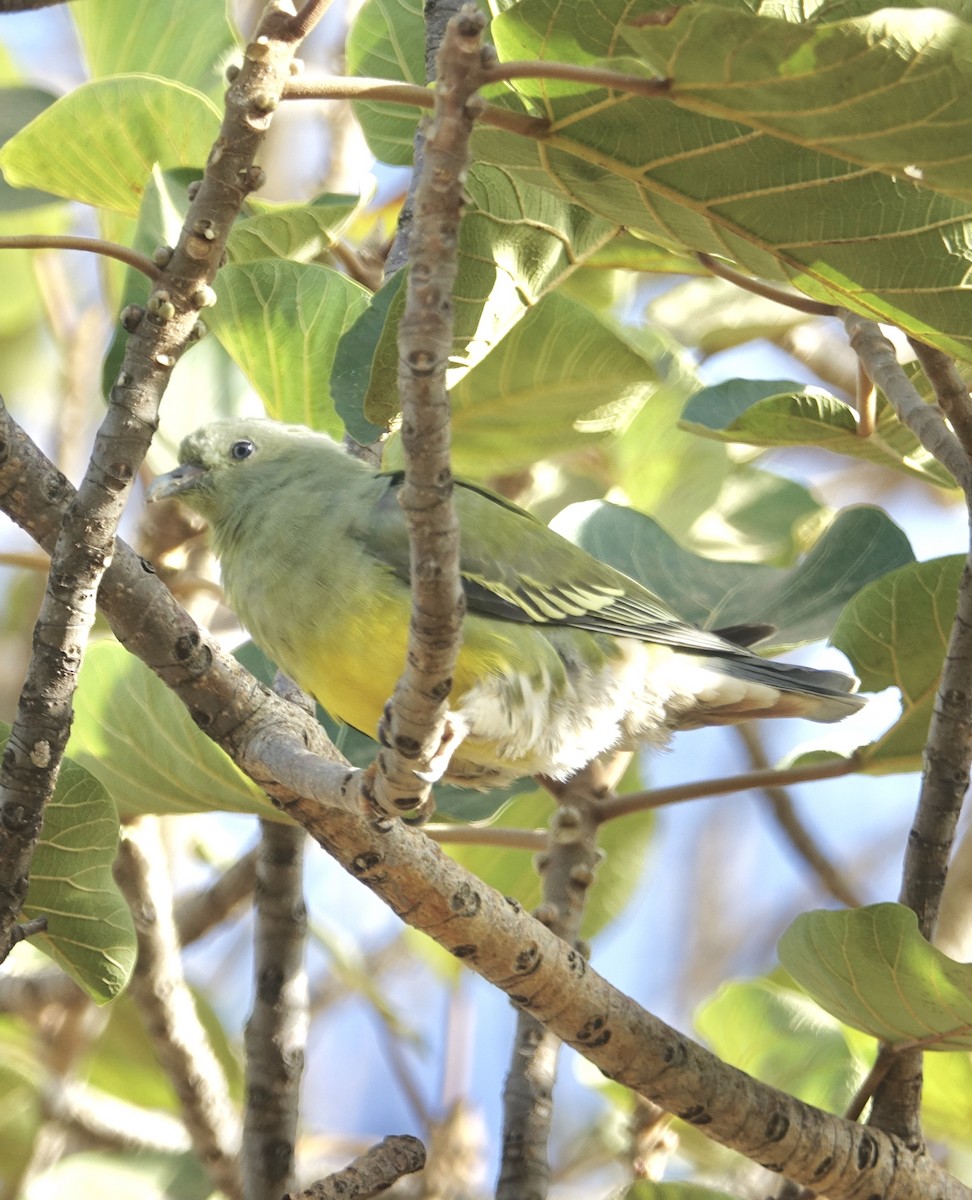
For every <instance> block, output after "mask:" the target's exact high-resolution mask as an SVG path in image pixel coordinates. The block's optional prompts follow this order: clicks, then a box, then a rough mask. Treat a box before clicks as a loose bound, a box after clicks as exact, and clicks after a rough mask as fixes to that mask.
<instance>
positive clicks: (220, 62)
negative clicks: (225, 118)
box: [71, 0, 236, 101]
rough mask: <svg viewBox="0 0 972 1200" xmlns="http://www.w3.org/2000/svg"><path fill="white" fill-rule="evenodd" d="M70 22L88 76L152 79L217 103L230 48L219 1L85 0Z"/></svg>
mask: <svg viewBox="0 0 972 1200" xmlns="http://www.w3.org/2000/svg"><path fill="white" fill-rule="evenodd" d="M71 17H72V18H73V20H74V24H75V27H76V29H77V31H78V38H79V40H80V42H81V49H82V51H83V52H84V56H85V59H86V60H87V63H88V70H89V72H90V74H91V75H92V76H94V77H98V76H103V75H127V74H136V73H137V74H142V75H157V76H160V77H161V78H164V79H172V80H177V81H178V82H179V83H184V84H186V85H188V86H189V87H191V88H195V89H196V90H197V91H200V92H203V93H205V94H206V95H207V96H209V98H210V99H211V100H217V101H218V100H220V99H221V98H222V94H223V92H224V91H225V90H226V80H225V77H224V74H223V70H224V68H225V66H226V60H227V58H228V57H229V55H230V54H231V52H232V51H233V50H234V49H235V48H236V37H235V35H234V32H233V29H232V26H231V25H230V23H229V20H228V19H227V14H226V3H225V0H168V2H167V3H166V4H164V5H160V4H153V3H144V2H143V3H141V4H138V3H132V0H91V3H90V4H89V3H88V0H85V3H84V4H77V5H74V6H73V7H72V9H71Z"/></svg>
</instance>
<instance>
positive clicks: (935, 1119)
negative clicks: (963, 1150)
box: [921, 1054, 972, 1146]
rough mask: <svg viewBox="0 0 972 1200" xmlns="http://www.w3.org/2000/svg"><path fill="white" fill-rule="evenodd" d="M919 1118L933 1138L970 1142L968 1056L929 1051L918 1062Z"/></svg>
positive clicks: (970, 1071) (971, 1117)
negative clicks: (928, 1053) (921, 1077)
mask: <svg viewBox="0 0 972 1200" xmlns="http://www.w3.org/2000/svg"><path fill="white" fill-rule="evenodd" d="M922 1076H923V1079H922V1089H921V1122H922V1127H923V1128H924V1130H925V1133H926V1134H927V1136H928V1137H930V1138H934V1139H935V1140H936V1141H942V1142H951V1143H956V1142H957V1143H959V1144H965V1145H966V1146H968V1145H969V1144H972V1057H970V1056H969V1055H968V1054H932V1055H929V1056H927V1057H926V1058H925V1060H924V1062H923V1063H922Z"/></svg>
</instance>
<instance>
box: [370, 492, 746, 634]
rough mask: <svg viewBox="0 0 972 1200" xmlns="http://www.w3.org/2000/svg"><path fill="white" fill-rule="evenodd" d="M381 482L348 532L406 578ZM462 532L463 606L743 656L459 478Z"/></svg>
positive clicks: (401, 528)
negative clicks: (366, 510)
mask: <svg viewBox="0 0 972 1200" xmlns="http://www.w3.org/2000/svg"><path fill="white" fill-rule="evenodd" d="M382 478H383V479H385V480H386V481H387V482H386V488H385V490H384V492H383V494H382V496H381V498H380V500H379V501H378V503H377V504H376V505H375V506H374V508H373V509H372V510H371V512H370V513H368V514H362V516H361V519H360V520H359V521H358V522H357V523H356V524H355V527H354V529H353V534H354V536H355V537H356V538H358V539H359V541H360V542H361V543H363V544H364V546H365V547H366V549H367V550H368V551H369V552H370V553H371V554H373V555H374V556H375V557H376V558H378V559H379V560H380V561H381V562H383V563H384V564H385V565H386V566H387V567H389V568H390V569H391V570H392V571H393V572H394V574H395V575H397V576H398V577H399V578H400V579H402V580H403V581H405V582H407V581H408V577H409V563H408V538H407V534H406V531H405V521H404V516H403V514H402V511H401V508H400V506H399V504H398V495H397V493H398V490H399V488H400V487H401V484H402V482H403V479H404V476H403V474H402V473H401V472H394V473H389V474H388V475H385V476H383V477H382ZM455 503H456V509H457V512H458V516H459V523H460V526H461V530H462V535H461V544H460V554H461V559H460V570H461V573H462V582H463V589H464V591H465V593H466V600H467V604H468V606H469V610H470V611H471V612H478V613H483V614H486V615H488V616H493V617H497V618H499V619H501V620H505V621H517V622H521V623H523V622H526V623H530V624H535V625H557V626H563V625H568V626H573V627H574V628H578V629H588V630H590V631H592V632H595V633H606V634H612V635H614V636H617V637H630V638H635V639H637V640H639V641H650V642H660V643H663V644H665V645H670V646H673V647H677V648H679V649H683V650H694V651H696V652H697V653H708V654H716V655H720V654H725V655H733V654H740V653H745V651H742V650H741V649H740V645H739V643H736V644H735V645H733V644H732V643H731V642H729V641H727V640H726V639H724V638H722V637H720V636H718V635H717V634H715V633H708V632H706V631H705V630H702V629H697V628H696V627H695V626H693V625H688V624H686V623H685V622H684V621H682V620H680V619H679V618H678V617H677V616H676V615H675V614H674V613H673V612H672V611H671V610H670V609H668V608H666V606H665V605H664V604H663V603H662V602H661V600H659V599H658V597H657V596H655V595H653V594H652V593H651V592H649V591H648V590H647V588H644V587H642V586H641V585H640V584H639V583H637V582H635V580H633V579H629V578H628V576H627V575H623V574H622V573H621V572H620V571H616V570H614V568H613V567H609V566H608V565H607V564H606V563H602V562H600V561H598V560H597V559H595V558H593V557H592V556H591V555H589V554H588V553H587V552H586V551H585V550H581V549H580V548H579V547H577V546H575V545H573V544H572V543H571V542H568V541H567V540H566V538H562V537H561V536H560V535H559V534H557V533H554V532H553V530H551V529H548V528H547V527H546V525H544V524H543V523H542V522H541V521H538V520H537V519H536V518H535V517H533V516H532V515H531V514H530V513H528V512H526V511H525V510H524V509H522V508H519V507H518V506H517V505H515V504H512V503H511V502H510V501H508V500H505V499H504V498H503V497H502V496H497V495H496V494H495V493H493V492H490V491H488V490H487V489H486V488H481V487H478V486H477V485H475V484H470V483H458V484H457V487H456V490H455Z"/></svg>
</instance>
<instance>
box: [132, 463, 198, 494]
mask: <svg viewBox="0 0 972 1200" xmlns="http://www.w3.org/2000/svg"><path fill="white" fill-rule="evenodd" d="M205 475H206V468H205V467H197V466H195V465H194V464H193V463H186V464H185V465H184V466H181V467H176V469H175V470H174V471H167V472H166V474H165V475H159V476H158V478H157V479H154V480H153V481H152V483H151V484H150V485H149V487H148V490H147V491H146V493H145V500H146V503H148V504H153V503H154V502H155V501H156V500H169V499H171V498H172V497H173V496H179V495H181V494H182V493H183V492H189V491H192V489H193V488H195V487H197V486H198V484H199V481H200V480H201V479H203V478H204V477H205Z"/></svg>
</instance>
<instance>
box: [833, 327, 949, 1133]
mask: <svg viewBox="0 0 972 1200" xmlns="http://www.w3.org/2000/svg"><path fill="white" fill-rule="evenodd" d="M841 316H842V318H843V321H844V325H845V326H846V328H847V331H848V334H849V335H850V342H851V346H852V347H853V348H854V350H855V351H856V352H857V354H858V355H859V356H860V358H861V361H862V362H863V363H864V365H865V367H866V368H867V372H868V374H869V375H870V376H871V378H872V379H873V380H874V381H875V383H877V384H878V385H879V386H880V387H881V389H882V391H884V393H885V395H886V396H887V397H888V399H889V400H890V401H891V403H892V404H893V405H894V408H895V411H896V413H897V414H898V419H899V420H900V421H902V422H903V423H904V424H906V425H907V426H908V427H909V429H911V431H912V432H913V433H914V434H915V436H916V437H917V438H918V439H919V441H920V442H921V443H922V445H923V446H924V447H925V448H926V449H927V450H928V451H929V453H931V454H933V455H934V456H935V457H936V458H937V459H938V461H939V462H940V463H942V464H943V465H944V466H945V467H947V468H948V470H949V471H951V473H952V474H953V475H954V476H955V479H956V481H957V482H958V483H959V485H960V486H961V487H962V489H963V491H964V492H965V499H966V505H967V507H968V508H969V510H970V522H972V464H970V461H969V458H968V455H967V453H966V450H965V449H964V448H963V444H962V443H961V442H960V441H959V438H958V437H956V435H955V434H954V433H953V432H952V431H951V430H950V429H949V428H948V427H947V426H946V424H945V422H944V420H943V419H942V414H941V412H940V411H939V410H938V409H937V408H933V407H932V406H930V405H927V404H925V403H923V401H922V399H921V397H920V396H919V395H918V393H917V392H916V391H915V389H914V388H913V387H912V385H911V383H910V381H909V380H908V378H907V376H906V375H905V373H904V371H902V369H901V367H900V365H899V364H898V361H897V358H896V357H895V354H894V348H893V346H892V345H891V343H890V342H889V341H888V340H887V339H886V338H885V337H884V336H883V334H882V333H881V331H880V329H879V328H878V326H877V325H875V324H874V322H873V321H867V320H865V319H864V318H863V317H858V316H855V315H854V314H852V313H849V312H846V311H843V312H842V313H841ZM943 358H944V356H940V355H939V353H938V352H937V351H933V350H930V349H929V348H925V350H923V351H922V359H921V360H922V362H923V364H924V363H927V364H928V370H929V378H930V379H931V380H932V382H933V385H934V386H935V388H936V393H938V394H939V398H940V401H941V402H942V403H943V407H944V408H945V409H946V411H948V409H949V407H951V408H953V409H954V411H955V413H956V419H957V421H958V426H959V428H960V429H961V430H962V435H963V437H965V436H967V435H968V433H969V428H970V426H969V421H968V416H969V399H968V391H967V389H966V388H965V385H964V384H963V383H962V382H961V380H960V379H958V377H957V373H956V374H955V375H953V374H952V372H951V371H949V370H948V367H947V365H946V364H947V360H946V362H943V361H942V360H943ZM970 534H972V530H970ZM924 764H925V765H924V771H923V773H922V780H921V791H920V793H919V797H918V808H917V811H916V813H915V818H914V822H913V824H912V827H911V832H910V834H909V836H908V843H907V849H906V851H905V861H904V871H903V875H902V881H901V891H900V893H899V900H900V902H901V903H902V904H906V905H907V906H908V907H909V908H911V909H913V910H914V912H915V913H916V914H917V916H918V927H919V929H920V930H921V933H922V935H923V936H924V937H926V938H928V939H929V940H932V938H933V937H934V933H935V924H936V921H937V919H938V910H939V906H940V904H941V898H942V890H943V888H944V886H945V875H946V871H947V870H948V859H949V855H950V853H951V848H952V843H953V841H954V838H955V828H956V825H957V823H958V818H959V813H960V812H961V807H962V800H963V798H964V796H965V793H966V791H967V790H968V786H969V772H970V767H972V543H970V548H969V551H968V555H967V558H966V564H965V570H964V571H963V573H962V581H961V583H960V585H959V592H958V608H957V611H956V614H955V620H954V621H953V623H952V630H951V635H950V638H949V644H948V649H947V651H946V654H945V662H944V665H943V668H942V678H941V681H940V683H939V686H938V692H937V695H936V700H935V707H934V709H933V712H932V718H931V723H930V726H929V730H928V740H927V742H926V744H925V753H924ZM921 1083H922V1080H921V1052H920V1050H909V1051H905V1052H902V1053H899V1054H897V1055H896V1056H895V1058H894V1060H893V1061H892V1064H891V1067H890V1070H889V1071H888V1073H887V1075H886V1076H885V1078H884V1079H883V1080H882V1081H881V1083H880V1084H879V1085H878V1087H877V1088H876V1090H875V1093H874V1102H873V1104H872V1106H871V1113H870V1118H869V1120H870V1124H871V1125H872V1126H876V1127H879V1128H881V1129H887V1130H890V1131H892V1132H894V1133H896V1134H897V1135H898V1136H899V1137H901V1138H902V1140H903V1141H904V1142H905V1143H906V1144H907V1145H908V1146H909V1147H911V1148H913V1149H915V1150H918V1149H920V1148H921V1146H922V1145H923V1141H922V1133H921V1114H920V1109H921Z"/></svg>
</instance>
